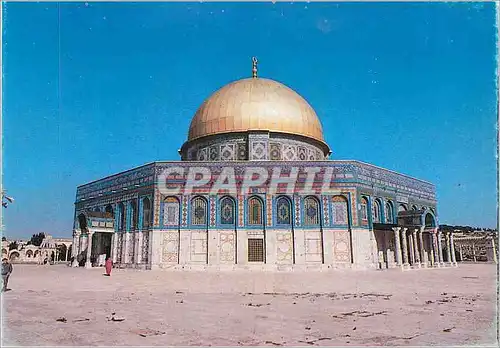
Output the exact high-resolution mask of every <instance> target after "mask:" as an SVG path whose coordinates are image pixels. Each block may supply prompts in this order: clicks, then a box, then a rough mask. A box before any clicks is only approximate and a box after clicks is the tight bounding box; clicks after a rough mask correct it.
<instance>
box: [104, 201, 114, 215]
mask: <svg viewBox="0 0 500 348" xmlns="http://www.w3.org/2000/svg"><path fill="white" fill-rule="evenodd" d="M104 212H106V213H108V214H111V216H114V212H113V207H112V206H111V204H108V205H107V206H106V209H105V210H104Z"/></svg>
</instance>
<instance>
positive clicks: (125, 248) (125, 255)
mask: <svg viewBox="0 0 500 348" xmlns="http://www.w3.org/2000/svg"><path fill="white" fill-rule="evenodd" d="M124 237H125V243H123V247H122V249H123V250H122V263H123V264H127V263H129V259H130V257H129V253H128V248H129V247H130V232H129V231H127V232H125V235H124Z"/></svg>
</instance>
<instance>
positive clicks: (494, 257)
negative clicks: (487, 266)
mask: <svg viewBox="0 0 500 348" xmlns="http://www.w3.org/2000/svg"><path fill="white" fill-rule="evenodd" d="M493 238H494V237H492V238H491V249H492V251H493V262H495V264H497V263H498V255H497V248H496V245H495V240H494V239H493Z"/></svg>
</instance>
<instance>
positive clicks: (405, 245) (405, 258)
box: [401, 227, 408, 267]
mask: <svg viewBox="0 0 500 348" xmlns="http://www.w3.org/2000/svg"><path fill="white" fill-rule="evenodd" d="M407 230H408V229H407V228H406V227H403V231H402V232H401V242H402V243H401V244H402V249H403V250H402V251H403V267H406V266H408V240H407V239H406V231H407Z"/></svg>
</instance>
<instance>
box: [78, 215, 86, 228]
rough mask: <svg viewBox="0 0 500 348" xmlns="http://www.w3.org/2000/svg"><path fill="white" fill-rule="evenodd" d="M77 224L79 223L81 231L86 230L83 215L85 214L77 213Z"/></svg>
mask: <svg viewBox="0 0 500 348" xmlns="http://www.w3.org/2000/svg"><path fill="white" fill-rule="evenodd" d="M78 224H79V225H80V230H81V231H86V230H87V218H86V217H85V214H80V215H78Z"/></svg>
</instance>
